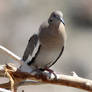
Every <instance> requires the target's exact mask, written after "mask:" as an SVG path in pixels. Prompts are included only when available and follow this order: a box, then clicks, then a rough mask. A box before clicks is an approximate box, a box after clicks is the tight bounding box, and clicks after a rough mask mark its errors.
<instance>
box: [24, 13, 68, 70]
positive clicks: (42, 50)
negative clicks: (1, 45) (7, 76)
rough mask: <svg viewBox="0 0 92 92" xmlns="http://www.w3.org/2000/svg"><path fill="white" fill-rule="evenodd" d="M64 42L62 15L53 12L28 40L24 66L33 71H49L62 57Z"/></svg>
mask: <svg viewBox="0 0 92 92" xmlns="http://www.w3.org/2000/svg"><path fill="white" fill-rule="evenodd" d="M65 41H66V32H65V23H64V20H63V14H62V13H61V11H54V12H52V13H51V15H50V17H49V19H48V21H47V22H44V23H42V25H41V26H40V28H39V32H38V34H34V35H33V36H32V37H31V38H30V39H29V42H28V45H27V47H26V49H25V52H24V55H23V61H24V62H25V63H26V66H30V67H33V68H34V69H38V70H42V71H43V70H45V69H47V68H48V69H49V68H50V67H51V66H52V65H53V64H55V63H56V62H57V60H58V59H59V58H60V56H61V55H62V52H63V50H64V45H65ZM28 69H29V68H28Z"/></svg>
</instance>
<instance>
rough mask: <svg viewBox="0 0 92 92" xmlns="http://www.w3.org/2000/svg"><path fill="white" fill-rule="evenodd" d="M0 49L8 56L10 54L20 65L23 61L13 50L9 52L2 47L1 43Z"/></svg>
mask: <svg viewBox="0 0 92 92" xmlns="http://www.w3.org/2000/svg"><path fill="white" fill-rule="evenodd" d="M0 49H1V50H2V51H3V52H5V53H6V54H7V55H8V56H10V57H11V58H12V59H14V60H16V61H18V62H19V63H20V64H21V65H22V64H23V62H22V61H21V58H20V57H19V56H17V55H15V54H14V53H13V52H11V51H10V50H8V49H7V48H5V47H3V46H2V45H0Z"/></svg>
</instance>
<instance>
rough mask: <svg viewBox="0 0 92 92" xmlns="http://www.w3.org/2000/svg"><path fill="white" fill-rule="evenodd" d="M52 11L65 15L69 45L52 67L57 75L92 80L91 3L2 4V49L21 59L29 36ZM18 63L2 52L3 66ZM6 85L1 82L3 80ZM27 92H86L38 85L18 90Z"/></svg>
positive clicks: (11, 0)
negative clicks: (4, 48) (6, 49)
mask: <svg viewBox="0 0 92 92" xmlns="http://www.w3.org/2000/svg"><path fill="white" fill-rule="evenodd" d="M53 10H61V11H62V12H63V14H64V20H65V24H66V25H65V26H66V32H67V35H68V36H67V38H68V39H67V43H66V47H65V51H64V53H63V55H62V58H60V59H59V61H58V62H57V63H56V64H55V65H54V66H52V67H51V69H53V70H55V71H56V72H57V73H62V74H67V75H72V72H73V71H75V72H76V73H77V74H78V75H79V76H80V77H84V78H88V79H92V52H91V51H92V0H0V45H3V46H5V47H7V48H8V49H9V50H11V51H12V52H14V53H15V54H17V55H18V56H20V57H22V55H23V52H24V50H25V47H26V45H27V42H28V39H29V38H30V36H31V35H32V34H33V33H34V32H37V31H38V28H39V25H40V24H41V23H42V22H43V21H45V20H47V18H48V17H49V14H50V13H51V12H52V11H53ZM9 62H11V63H14V64H15V65H18V63H17V62H16V61H14V60H12V59H11V58H10V57H8V56H7V55H6V54H4V53H3V52H1V51H0V64H6V63H9ZM0 81H2V82H4V81H3V80H2V79H1V80H0ZM22 89H23V90H24V91H25V92H31V91H32V92H43V91H44V92H51V91H52V92H60V91H62V92H84V91H82V90H79V89H75V88H70V87H65V86H56V85H39V86H25V87H19V88H18V92H21V91H22Z"/></svg>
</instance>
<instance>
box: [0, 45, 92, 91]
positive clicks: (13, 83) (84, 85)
mask: <svg viewBox="0 0 92 92" xmlns="http://www.w3.org/2000/svg"><path fill="white" fill-rule="evenodd" d="M0 49H1V50H2V51H4V52H5V53H6V54H8V55H9V56H10V57H12V58H13V59H14V60H17V61H19V62H20V63H21V58H20V57H18V56H16V55H15V54H14V53H12V52H11V51H9V50H8V49H6V48H4V47H3V46H0ZM56 76H57V79H55V78H53V76H52V75H49V73H47V72H42V73H40V74H39V73H38V74H35V75H32V74H30V73H27V72H23V71H21V70H19V69H17V68H16V67H14V66H12V65H10V64H7V65H1V66H0V77H8V78H9V79H10V82H8V83H4V84H0V87H1V88H7V89H10V88H11V87H12V89H13V87H14V88H17V87H19V86H23V85H33V84H34V85H35V84H37V85H39V84H55V85H64V86H69V87H75V88H80V89H83V90H86V91H89V92H92V81H91V80H88V79H84V78H80V77H79V76H77V74H76V73H75V72H74V73H73V76H68V75H61V74H56ZM27 79H29V80H31V81H28V80H27ZM26 80H27V81H26ZM32 80H33V81H34V82H32ZM36 82H37V83H36ZM14 92H16V90H14Z"/></svg>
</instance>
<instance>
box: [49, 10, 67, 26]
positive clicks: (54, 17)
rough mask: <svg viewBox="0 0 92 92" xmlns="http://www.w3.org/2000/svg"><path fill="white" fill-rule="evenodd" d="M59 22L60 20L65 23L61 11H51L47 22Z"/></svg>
mask: <svg viewBox="0 0 92 92" xmlns="http://www.w3.org/2000/svg"><path fill="white" fill-rule="evenodd" d="M60 22H62V23H63V24H64V25H65V23H64V19H63V14H62V12H61V11H54V12H52V13H51V15H50V17H49V19H48V23H49V24H57V23H60Z"/></svg>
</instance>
